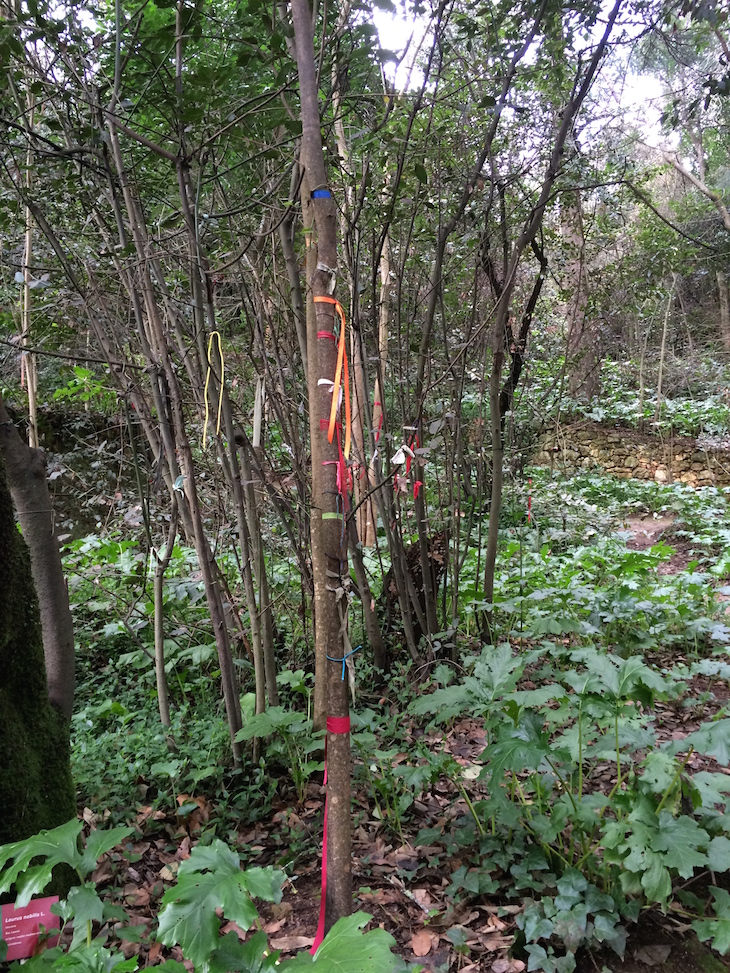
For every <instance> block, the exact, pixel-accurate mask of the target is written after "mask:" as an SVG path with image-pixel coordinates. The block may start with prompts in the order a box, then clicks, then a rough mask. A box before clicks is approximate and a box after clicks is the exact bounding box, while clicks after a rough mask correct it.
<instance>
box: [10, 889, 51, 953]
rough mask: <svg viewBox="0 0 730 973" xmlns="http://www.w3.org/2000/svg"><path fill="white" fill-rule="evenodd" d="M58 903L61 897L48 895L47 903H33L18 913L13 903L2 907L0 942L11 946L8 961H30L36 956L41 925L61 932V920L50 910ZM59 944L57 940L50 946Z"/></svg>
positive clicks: (36, 900) (43, 901)
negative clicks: (28, 959) (2, 941)
mask: <svg viewBox="0 0 730 973" xmlns="http://www.w3.org/2000/svg"><path fill="white" fill-rule="evenodd" d="M56 902H58V896H57V895H49V896H48V897H47V898H45V899H32V900H31V901H30V902H29V903H28V905H25V906H23V907H22V908H20V909H16V908H15V906H14V905H13V903H12V902H11V903H10V904H9V905H4V906H3V907H2V922H1V923H0V938H2V939H4V940H5V942H6V943H7V944H8V954H7V956H6V957H5V959H6V960H7V961H10V960H14V959H27V958H28V957H29V956H33V955H34V954H35V953H36V951H37V948H38V943H39V939H40V927H41V925H43V926H44V927H45V928H46V929H58V928H60V924H61V920H60V918H59V917H58V916H54V914H53V913H52V912H51V906H52V905H54V904H55V903H56ZM57 941H58V936H56V937H55V938H54V939H53V940H51V941H50V945H54V944H55V943H56V942H57Z"/></svg>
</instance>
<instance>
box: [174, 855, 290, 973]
mask: <svg viewBox="0 0 730 973" xmlns="http://www.w3.org/2000/svg"><path fill="white" fill-rule="evenodd" d="M275 875H276V873H275V872H274V870H273V869H262V868H256V869H252V870H251V875H250V876H249V873H248V872H243V871H241V868H240V863H239V859H238V855H236V854H235V852H232V851H231V850H230V849H229V848H227V847H226V846H225V845H224V844H223V842H222V841H220V840H219V839H216V840H215V841H213V842H212V843H211V844H210V845H208V846H204V847H201V846H200V845H196V846H195V848H194V849H193V852H192V854H191V855H190V858H188V859H187V860H186V861H184V862H182V863H181V865H180V869H179V871H178V883H177V885H176V886H174V887H173V888H170V889H168V890H167V892H166V893H165V895H164V896H163V899H162V905H163V908H162V911H161V912H160V916H159V929H158V931H157V939H158V940H159V941H160V942H161V943H164V944H165V945H166V946H172V945H175V944H179V945H180V947H181V949H182V951H183V955H184V956H185V958H186V959H189V960H190V961H191V962H192V963H194V964H195V965H196V966H197V965H199V964H201V963H203V962H206V961H207V960H208V958H209V957H210V955H211V953H212V952H213V950H214V949H215V947H216V945H217V944H218V940H219V930H220V926H221V919H220V918H219V917H218V915H217V914H216V909H220V910H221V911H222V913H223V915H224V916H225V918H226V919H229V920H231V921H233V922H235V923H236V924H237V925H238V926H240V928H241V929H243V930H247V929H249V928H250V927H251V925H252V924H253V923H254V922H255V921H256V919H257V918H258V912H257V910H256V907H255V905H254V904H253V902H252V901H251V891H252V889H253V890H254V892H255V894H256V895H258V896H259V897H261V898H266V899H268V900H269V901H276V900H278V899H280V898H281V877H279V878H276V879H275Z"/></svg>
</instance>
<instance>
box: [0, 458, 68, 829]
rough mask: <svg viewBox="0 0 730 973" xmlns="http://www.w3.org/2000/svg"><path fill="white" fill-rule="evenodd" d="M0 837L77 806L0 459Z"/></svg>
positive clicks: (64, 728) (61, 719)
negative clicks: (0, 804) (50, 695)
mask: <svg viewBox="0 0 730 973" xmlns="http://www.w3.org/2000/svg"><path fill="white" fill-rule="evenodd" d="M0 795H2V814H0V845H1V844H6V843H8V842H10V841H18V840H20V839H22V838H25V837H27V836H28V835H31V834H35V833H36V832H37V831H41V830H42V829H44V828H54V827H56V826H57V825H59V824H63V823H64V822H66V821H68V820H70V819H71V818H72V817H74V815H75V814H76V799H75V793H74V787H73V782H72V780H71V764H70V753H69V722H68V720H67V719H66V717H65V716H64V715H63V713H62V712H61V710H60V709H58V707H56V706H54V705H53V704H52V703H51V702H50V700H49V698H48V684H47V681H46V670H45V662H44V655H43V638H42V634H41V622H40V613H39V610H38V600H37V598H36V594H35V589H34V587H33V577H32V575H31V570H30V557H29V555H28V549H27V547H26V545H25V542H24V540H23V539H22V537H21V536H20V534H19V532H18V529H17V527H16V525H15V517H14V515H13V507H12V502H11V499H10V492H9V490H8V486H7V482H6V479H5V467H4V465H3V464H2V460H1V459H0Z"/></svg>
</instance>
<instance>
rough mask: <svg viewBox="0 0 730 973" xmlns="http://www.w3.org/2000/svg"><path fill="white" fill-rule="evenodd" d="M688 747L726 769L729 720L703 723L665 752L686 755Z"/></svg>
mask: <svg viewBox="0 0 730 973" xmlns="http://www.w3.org/2000/svg"><path fill="white" fill-rule="evenodd" d="M690 747H694V749H695V750H696V751H697V752H698V753H701V754H703V755H704V756H705V757H714V758H715V759H716V760H717V762H718V763H719V764H721V765H722V766H723V767H727V765H728V763H730V719H728V720H718V721H717V722H716V723H705V724H704V726H701V727H700V728H699V730H695V731H694V733H688V734H687V736H686V737H684V738H683V739H682V740H675V741H674V742H673V743H670V744H669V745H668V746H667V747H666V750H667V752H668V753H687V751H688V750H689V748H690Z"/></svg>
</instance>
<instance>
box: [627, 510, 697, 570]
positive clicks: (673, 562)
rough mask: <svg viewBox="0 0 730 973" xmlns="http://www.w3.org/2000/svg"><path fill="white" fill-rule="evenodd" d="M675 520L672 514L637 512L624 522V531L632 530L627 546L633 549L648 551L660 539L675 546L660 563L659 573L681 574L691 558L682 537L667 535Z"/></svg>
mask: <svg viewBox="0 0 730 973" xmlns="http://www.w3.org/2000/svg"><path fill="white" fill-rule="evenodd" d="M675 520H676V518H675V517H674V516H673V515H671V514H669V515H665V516H663V517H655V516H654V514H637V515H635V516H633V517H629V518H627V519H626V520H625V521H624V524H623V529H624V531H630V532H631V535H630V536H629V537H628V538H627V540H626V546H627V547H628V548H630V549H631V550H632V551H648V550H649V548H651V547H653V546H654V545H655V544H658V543H659V542H660V541H666V542H667V543H668V544H670V545H671V547H673V548H674V551H675V553H674V554H672V556H671V557H670V558H669V559H668V560H667V561H663V562H662V563H661V564H660V565H659V567H658V569H657V571H658V573H659V574H679V572H680V571H684V570H685V569H686V567H687V565H688V564H689V562H690V560H691V557H690V554H691V551H690V550H689V546H688V545H686V544H685V542H683V541H682V539H680V538H677V537H671V536H670V537H669V538H667V537H666V536H665V535H666V534H667V533H668V532H670V531H671V528H672V527H673V526H674V522H675Z"/></svg>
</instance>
